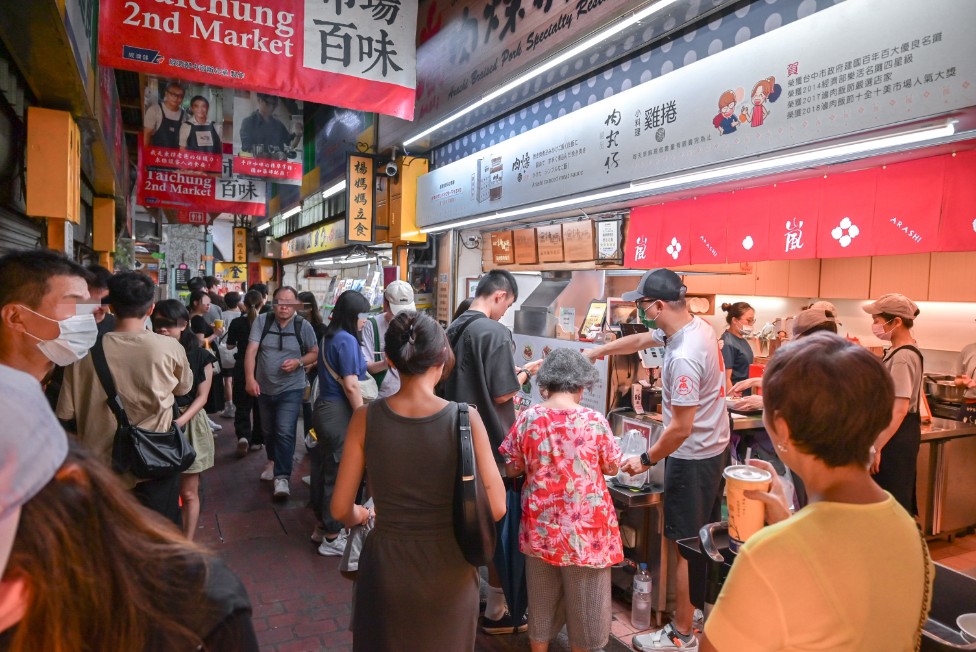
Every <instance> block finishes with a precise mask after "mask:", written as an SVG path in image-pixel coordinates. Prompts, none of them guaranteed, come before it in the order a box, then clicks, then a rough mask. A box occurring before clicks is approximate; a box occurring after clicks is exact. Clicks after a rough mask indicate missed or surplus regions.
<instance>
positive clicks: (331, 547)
mask: <svg viewBox="0 0 976 652" xmlns="http://www.w3.org/2000/svg"><path fill="white" fill-rule="evenodd" d="M347 536H348V535H347V534H346V531H345V530H340V531H339V536H337V537H336V538H335V539H333V540H332V541H329V540H328V539H325V538H323V539H322V544H321V545H320V546H319V554H320V555H322V556H323V557H341V556H342V553H343V552H345V550H346V537H347Z"/></svg>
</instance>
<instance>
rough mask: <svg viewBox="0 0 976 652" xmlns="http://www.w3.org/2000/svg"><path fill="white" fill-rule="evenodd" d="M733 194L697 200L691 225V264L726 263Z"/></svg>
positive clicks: (710, 196)
mask: <svg viewBox="0 0 976 652" xmlns="http://www.w3.org/2000/svg"><path fill="white" fill-rule="evenodd" d="M731 196H732V195H731V194H728V193H723V194H721V195H706V196H704V197H699V198H697V199H696V200H695V202H694V203H695V218H694V220H693V221H692V223H691V263H692V264H693V265H705V264H717V263H724V262H725V259H726V255H727V254H728V245H727V244H726V228H727V225H726V223H727V221H728V220H727V219H726V216H725V211H726V210H727V207H728V204H727V203H726V202H727V201H728V198H729V197H731Z"/></svg>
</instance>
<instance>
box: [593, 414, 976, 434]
mask: <svg viewBox="0 0 976 652" xmlns="http://www.w3.org/2000/svg"><path fill="white" fill-rule="evenodd" d="M614 417H615V418H618V417H619V418H625V419H634V420H636V421H646V422H648V423H654V424H658V425H661V426H663V425H664V417H662V416H661V415H660V414H657V413H656V412H655V413H654V414H648V413H644V414H637V413H636V412H633V411H619V412H615V413H614ZM953 423H954V422H953ZM610 425H611V427H612V428H613V431H614V432H618V428H617V426H616V425H615V423H614V421H613V420H611V421H610ZM762 427H763V422H762V414H761V413H760V414H756V415H748V416H746V415H741V414H733V415H732V429H733V430H755V429H756V428H762ZM974 432H976V430H974Z"/></svg>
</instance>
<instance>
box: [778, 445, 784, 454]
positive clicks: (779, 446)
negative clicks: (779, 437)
mask: <svg viewBox="0 0 976 652" xmlns="http://www.w3.org/2000/svg"><path fill="white" fill-rule="evenodd" d="M776 450H778V451H779V452H780V453H785V452H786V446H784V445H783V444H776Z"/></svg>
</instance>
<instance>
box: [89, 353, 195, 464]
mask: <svg viewBox="0 0 976 652" xmlns="http://www.w3.org/2000/svg"><path fill="white" fill-rule="evenodd" d="M91 353H92V363H93V364H94V365H95V373H97V374H98V379H99V381H101V383H102V387H103V388H104V389H105V395H106V396H107V397H108V400H107V401H106V402H107V403H108V407H109V409H110V410H112V414H114V415H115V419H116V421H118V426H117V427H116V429H115V440H114V442H113V443H112V469H113V470H114V471H116V472H117V473H126V472H131V473H132V475H134V476H136V477H137V478H142V479H144V480H156V479H159V478H166V477H169V476H172V475H173V474H175V473H182V472H183V471H186V470H187V469H188V468H190V465H191V464H193V461H194V460H195V459H196V457H197V453H196V451H195V450H193V447H192V446H190V443H189V442H188V441H187V440H186V436H185V435H184V434H183V431H182V430H180V427H179V426H178V425H176V423H175V422H174V423H173V425H171V426H170V429H169V430H168V431H166V432H153V431H151V430H145V429H143V428H140V427H139V426H134V425H132V424H131V423H129V417H128V416H127V415H126V413H125V407H124V406H123V405H122V398H121V397H120V396H119V393H118V392H117V391H116V389H115V381H114V380H113V379H112V372H111V371H109V368H108V361H107V360H106V359H105V349H103V348H102V340H98V341H97V342H96V343H95V346H93V347H92V349H91ZM175 410H176V407H175V406H174V413H175Z"/></svg>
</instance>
